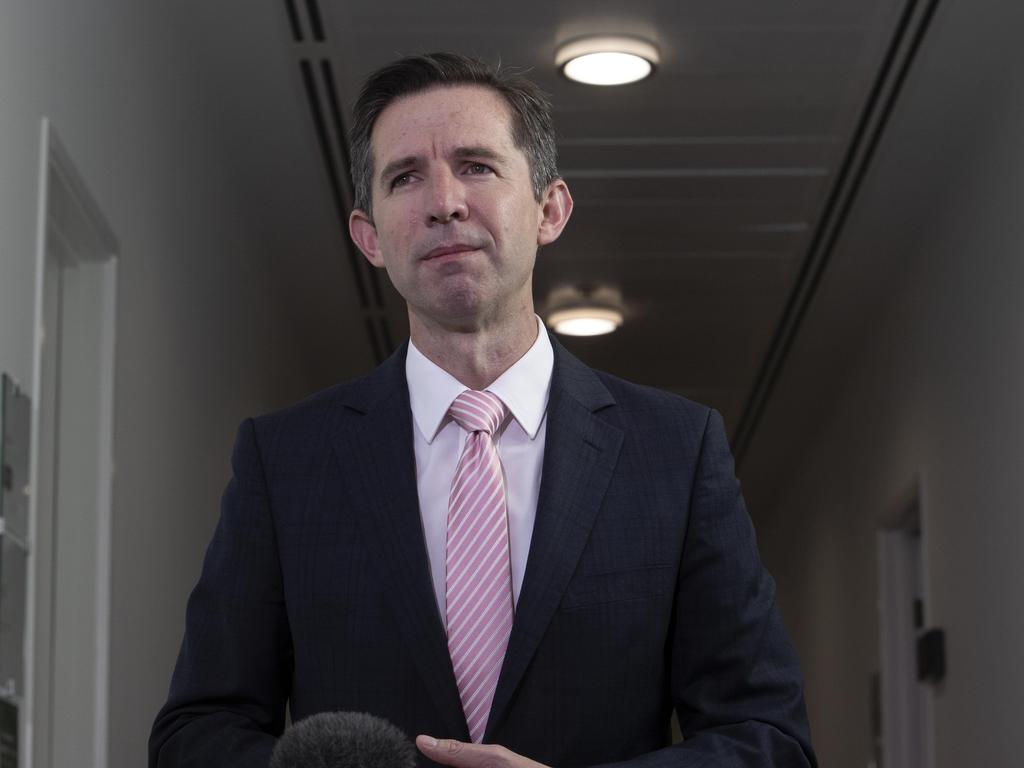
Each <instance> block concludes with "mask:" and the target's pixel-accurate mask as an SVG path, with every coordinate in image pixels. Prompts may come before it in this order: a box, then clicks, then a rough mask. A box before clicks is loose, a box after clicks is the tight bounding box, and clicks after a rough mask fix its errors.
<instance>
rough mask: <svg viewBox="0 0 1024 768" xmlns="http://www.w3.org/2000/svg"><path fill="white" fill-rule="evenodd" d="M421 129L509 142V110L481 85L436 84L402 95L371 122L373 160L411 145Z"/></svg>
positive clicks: (473, 141)
mask: <svg viewBox="0 0 1024 768" xmlns="http://www.w3.org/2000/svg"><path fill="white" fill-rule="evenodd" d="M496 123H500V124H502V125H504V128H505V130H504V131H503V132H502V133H499V134H496V133H495V130H494V127H495V124H496ZM424 129H426V130H435V131H437V130H440V131H443V132H444V133H446V134H448V137H449V138H451V139H456V140H459V141H460V143H461V142H462V141H468V142H469V143H471V144H474V145H479V144H482V143H484V142H486V143H488V144H499V143H505V142H507V143H508V144H511V143H512V111H511V109H510V108H509V106H508V103H507V102H506V101H505V99H504V97H502V96H501V94H500V93H498V92H497V91H496V90H494V89H493V88H490V87H488V86H484V85H474V84H467V85H449V86H446V85H438V86H434V87H431V88H428V89H426V90H423V91H417V92H416V93H410V94H405V95H403V96H400V97H398V98H397V99H395V100H394V101H393V102H391V103H390V104H388V105H387V106H386V107H385V108H384V109H383V110H382V111H381V113H380V115H379V116H378V117H377V120H376V121H375V122H374V125H373V130H372V132H371V134H370V142H371V146H372V148H373V153H374V155H375V159H377V160H378V161H379V160H382V159H386V158H385V157H384V155H387V154H390V153H393V152H396V151H397V152H399V153H401V151H402V147H400V146H399V145H404V144H413V145H414V144H415V143H416V142H417V140H421V139H423V138H424V135H423V130H424ZM378 167H379V165H378Z"/></svg>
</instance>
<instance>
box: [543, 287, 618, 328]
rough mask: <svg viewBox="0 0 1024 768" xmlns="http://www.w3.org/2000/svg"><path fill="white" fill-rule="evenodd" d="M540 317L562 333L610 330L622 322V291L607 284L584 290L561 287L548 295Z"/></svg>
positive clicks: (550, 326)
mask: <svg viewBox="0 0 1024 768" xmlns="http://www.w3.org/2000/svg"><path fill="white" fill-rule="evenodd" d="M544 316H545V319H546V322H547V324H548V327H549V328H551V329H552V330H553V331H554V332H555V333H563V334H565V335H566V336H600V335H602V334H605V333H611V332H612V331H614V330H615V329H616V328H618V327H619V326H620V325H622V320H623V304H622V294H621V293H620V292H619V290H618V289H617V288H614V287H611V286H599V287H597V288H591V289H589V290H586V291H584V290H583V289H581V288H578V287H576V286H572V285H566V286H561V287H559V288H556V289H555V290H553V291H552V292H551V294H550V295H549V296H548V301H547V304H546V310H545V311H544Z"/></svg>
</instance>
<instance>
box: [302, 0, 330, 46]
mask: <svg viewBox="0 0 1024 768" xmlns="http://www.w3.org/2000/svg"><path fill="white" fill-rule="evenodd" d="M306 14H307V16H308V17H309V24H310V26H311V27H313V38H314V39H315V40H316V41H317V42H319V43H322V42H323V41H324V39H325V38H324V23H323V19H322V18H321V16H320V6H319V5H317V3H316V0H306Z"/></svg>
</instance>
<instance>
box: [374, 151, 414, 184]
mask: <svg viewBox="0 0 1024 768" xmlns="http://www.w3.org/2000/svg"><path fill="white" fill-rule="evenodd" d="M415 164H416V156H415V155H406V156H405V157H400V158H398V159H397V160H392V161H391V162H390V163H388V164H387V165H385V166H384V167H383V168H382V169H381V172H380V177H379V178H380V180H381V181H382V182H387V180H388V179H389V178H391V177H392V176H393V175H395V174H396V173H398V172H399V171H402V170H405V169H406V168H409V167H410V166H413V165H415Z"/></svg>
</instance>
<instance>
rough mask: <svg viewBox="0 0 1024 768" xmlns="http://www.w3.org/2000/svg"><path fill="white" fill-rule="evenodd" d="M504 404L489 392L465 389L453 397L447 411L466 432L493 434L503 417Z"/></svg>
mask: <svg viewBox="0 0 1024 768" xmlns="http://www.w3.org/2000/svg"><path fill="white" fill-rule="evenodd" d="M505 412H506V410H505V404H504V403H503V402H501V398H499V397H498V396H497V395H492V394H491V393H490V392H477V391H475V390H472V389H467V390H466V391H465V392H463V393H462V394H460V395H459V396H458V397H456V398H455V402H453V403H452V407H451V408H449V409H448V413H449V414H451V417H452V418H453V419H455V423H456V424H458V425H459V426H460V427H462V428H463V429H464V430H466V431H467V432H486V433H487V434H489V435H493V434H494V432H495V430H496V429H497V428H498V427H499V426H500V425H501V422H502V421H504V419H505Z"/></svg>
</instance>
